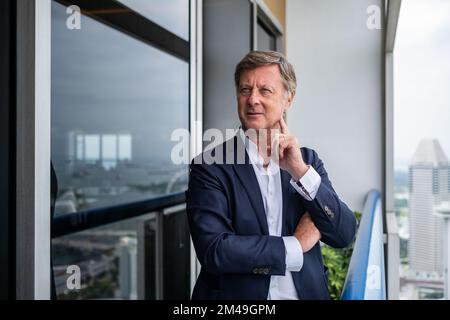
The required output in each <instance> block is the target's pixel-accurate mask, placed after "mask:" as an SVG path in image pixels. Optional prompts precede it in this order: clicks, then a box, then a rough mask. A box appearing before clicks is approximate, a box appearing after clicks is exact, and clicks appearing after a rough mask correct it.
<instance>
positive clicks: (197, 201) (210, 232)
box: [186, 164, 286, 275]
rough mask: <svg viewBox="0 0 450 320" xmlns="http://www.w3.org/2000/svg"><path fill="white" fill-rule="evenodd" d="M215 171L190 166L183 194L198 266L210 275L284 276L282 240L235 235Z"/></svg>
mask: <svg viewBox="0 0 450 320" xmlns="http://www.w3.org/2000/svg"><path fill="white" fill-rule="evenodd" d="M215 170H217V168H215V166H214V165H207V164H191V166H190V178H189V188H188V190H187V191H186V199H187V215H188V221H189V227H190V231H191V236H192V241H193V243H194V247H195V251H196V253H197V257H198V259H199V261H200V263H201V265H202V267H203V268H204V269H205V270H206V271H208V272H211V273H214V274H225V273H240V274H243V273H245V274H261V275H284V274H285V271H286V265H285V259H286V252H285V246H284V242H283V239H282V237H275V236H269V235H238V234H236V232H235V230H234V228H233V221H232V220H231V217H230V216H231V215H230V213H229V206H228V201H227V193H226V189H225V187H224V186H223V184H221V183H220V180H219V179H218V178H217V175H216V174H215V173H214V171H215Z"/></svg>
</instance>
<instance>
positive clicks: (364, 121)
mask: <svg viewBox="0 0 450 320" xmlns="http://www.w3.org/2000/svg"><path fill="white" fill-rule="evenodd" d="M382 2H383V1H382V0H339V1H330V0H314V1H311V0H287V4H286V35H287V39H286V45H287V47H286V49H287V56H288V59H289V61H290V62H291V63H292V64H293V65H294V68H295V70H296V74H297V81H298V88H297V96H296V99H295V101H294V104H293V106H292V107H291V109H290V110H289V112H288V116H287V117H288V125H289V128H290V130H291V132H292V133H294V134H295V135H296V136H297V137H298V139H299V141H300V143H301V145H302V146H307V147H310V148H314V149H315V150H316V151H317V152H318V153H319V156H320V157H321V159H322V160H323V161H324V164H325V168H326V169H327V171H328V173H329V176H330V179H331V181H332V182H333V186H334V188H335V190H336V191H337V193H338V194H339V196H340V197H341V198H342V199H343V200H344V201H345V202H346V203H347V204H348V205H349V206H350V208H351V209H353V210H362V208H363V205H364V200H365V195H366V193H367V192H368V191H369V190H370V189H373V188H375V189H378V190H380V191H382V183H383V178H382V177H383V153H382V151H383V145H384V142H383V139H384V138H383V130H384V129H383V103H384V102H383V101H384V98H383V85H384V84H383V83H384V82H383V77H384V75H383V56H384V54H383V32H384V31H383V30H369V29H368V27H367V25H366V21H367V19H368V17H369V16H370V14H367V13H366V10H367V8H368V6H370V5H378V6H379V7H380V9H381V12H383V7H381V5H382ZM382 25H383V24H382Z"/></svg>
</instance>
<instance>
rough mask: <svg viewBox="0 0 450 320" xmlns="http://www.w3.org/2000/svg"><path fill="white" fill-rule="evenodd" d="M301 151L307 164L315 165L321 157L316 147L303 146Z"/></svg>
mask: <svg viewBox="0 0 450 320" xmlns="http://www.w3.org/2000/svg"><path fill="white" fill-rule="evenodd" d="M300 151H301V153H302V158H303V161H305V163H306V164H310V165H314V164H315V163H316V161H317V160H318V159H319V156H318V155H317V152H316V151H315V150H314V149H311V148H307V147H301V148H300Z"/></svg>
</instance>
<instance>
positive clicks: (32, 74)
mask: <svg viewBox="0 0 450 320" xmlns="http://www.w3.org/2000/svg"><path fill="white" fill-rule="evenodd" d="M50 5H51V2H50V0H40V1H28V0H18V1H17V2H16V10H17V17H16V18H17V26H16V28H17V29H16V32H17V43H16V45H17V46H16V50H17V57H16V59H17V66H16V70H15V71H16V77H17V82H16V85H17V90H16V99H17V100H16V102H17V106H16V110H17V111H16V112H17V114H16V126H17V127H16V186H15V187H16V188H15V192H16V200H15V201H16V204H15V205H16V228H15V229H16V259H15V260H16V261H15V262H16V266H17V267H16V277H15V280H16V298H17V299H37V300H40V299H50V75H51V74H50V50H51V47H50V45H51V43H50V39H51V34H50V32H51V25H50V23H51V19H50V17H51V6H50Z"/></svg>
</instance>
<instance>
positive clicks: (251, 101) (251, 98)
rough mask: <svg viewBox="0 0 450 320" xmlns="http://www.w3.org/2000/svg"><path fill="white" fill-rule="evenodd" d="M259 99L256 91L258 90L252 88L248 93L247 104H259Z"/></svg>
mask: <svg viewBox="0 0 450 320" xmlns="http://www.w3.org/2000/svg"><path fill="white" fill-rule="evenodd" d="M260 102H261V101H260V96H259V93H258V90H252V92H251V93H250V96H249V97H248V104H249V105H256V104H259V103H260Z"/></svg>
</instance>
